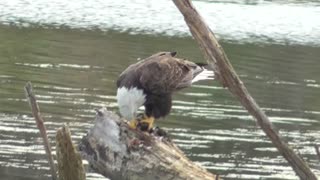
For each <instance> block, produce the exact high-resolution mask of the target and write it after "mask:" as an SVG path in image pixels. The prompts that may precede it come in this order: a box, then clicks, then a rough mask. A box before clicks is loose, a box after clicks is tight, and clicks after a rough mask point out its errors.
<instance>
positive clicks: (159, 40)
mask: <svg viewBox="0 0 320 180" xmlns="http://www.w3.org/2000/svg"><path fill="white" fill-rule="evenodd" d="M17 2H19V1H18V0H15V1H12V3H17ZM35 2H38V1H35ZM137 2H140V1H137ZM196 2H200V3H208V4H210V5H211V4H215V3H217V4H218V5H219V4H221V3H219V2H217V1H212V2H211V1H208V2H207V1H196ZM250 2H251V3H250ZM260 2H265V1H260ZM268 3H270V2H267V5H270V4H268ZM310 3H311V4H310ZM317 3H318V1H313V2H304V1H302V2H300V1H299V2H297V1H289V3H288V2H286V3H284V2H283V1H272V3H271V5H274V6H276V5H277V6H279V8H280V7H283V8H286V7H287V6H290V7H291V6H294V7H296V6H298V7H301V8H302V9H303V8H305V7H307V8H309V7H314V8H311V9H313V10H315V11H314V12H315V13H319V15H320V11H318V9H317V8H318V4H317ZM226 4H227V5H230V6H231V5H235V6H236V7H237V6H242V5H244V4H245V5H246V6H256V7H257V8H260V7H261V6H263V5H265V4H266V3H262V5H261V6H259V4H258V5H257V4H256V3H253V5H252V1H237V2H233V1H230V2H229V3H226ZM248 4H249V5H248ZM2 5H3V6H2ZM4 5H7V4H6V3H5V2H4V1H0V9H1V6H2V7H4ZM112 8H114V7H112ZM250 8H251V7H250ZM3 9H4V8H2V10H3ZM9 9H10V8H9ZM13 10H14V9H13ZM21 11H22V10H21ZM0 12H4V11H0ZM14 12H15V11H13V12H12V14H14ZM308 12H310V11H308ZM0 14H1V13H0ZM12 14H11V17H12ZM16 14H17V13H16ZM26 14H27V15H28V14H32V13H31V12H26ZM9 15H10V14H9ZM9 15H8V13H7V14H4V13H2V14H1V16H0V23H1V22H3V23H2V25H0V175H1V177H0V179H8V180H14V179H34V180H35V179H46V178H48V174H49V171H48V165H47V162H46V157H45V154H44V150H43V145H42V140H41V138H39V133H38V129H37V128H36V125H35V123H34V120H33V118H32V117H31V115H30V110H29V106H28V104H27V102H26V100H25V96H24V92H23V87H24V85H25V83H26V82H27V81H32V83H33V85H34V89H35V93H36V95H37V98H38V101H39V104H40V107H41V111H42V115H43V116H44V119H45V121H46V125H47V129H48V132H49V136H50V138H51V139H52V145H53V147H54V144H53V142H54V140H53V138H54V135H55V131H56V129H57V128H59V127H61V126H62V125H63V124H64V123H67V124H69V126H70V128H71V131H72V137H73V139H74V141H75V142H77V141H79V140H80V138H81V137H82V136H83V135H85V134H86V131H87V130H88V129H89V128H90V127H91V126H92V123H93V119H94V115H95V114H94V110H93V109H95V108H99V107H101V106H106V107H107V108H108V109H110V110H113V111H117V104H116V100H115V93H116V89H115V80H116V79H117V76H118V75H119V73H120V72H121V71H122V70H123V69H125V68H126V67H127V66H128V65H129V64H131V63H134V62H136V61H137V59H138V58H144V57H147V56H149V55H150V54H153V53H155V52H157V51H162V50H170V51H171V50H174V51H177V52H178V56H179V57H185V58H188V59H190V60H193V61H204V60H203V58H202V55H201V53H200V51H199V49H198V47H197V45H196V44H195V42H194V41H193V40H192V39H191V38H190V37H189V36H188V35H181V34H179V33H178V34H177V35H174V32H175V31H177V32H178V31H179V28H178V30H177V29H175V28H173V30H175V31H172V32H173V34H171V35H170V33H169V35H168V34H166V33H164V34H162V33H161V32H160V34H159V33H158V32H155V33H154V34H153V33H149V32H148V33H137V32H135V31H130V30H125V31H123V32H122V31H121V30H119V29H116V28H113V29H114V30H104V29H103V28H99V27H100V26H98V27H97V28H96V29H95V28H89V29H86V28H85V27H73V26H72V24H71V25H70V27H67V26H66V27H65V26H60V25H59V26H44V25H40V24H41V23H40V24H39V22H32V23H35V24H32V25H31V26H30V24H29V23H30V22H28V23H26V24H27V25H26V24H25V26H21V24H23V23H25V21H27V20H28V17H29V16H27V15H26V17H27V18H25V19H23V18H21V17H20V19H22V20H25V21H22V22H21V21H16V19H13V20H12V21H9V20H10V18H9V20H8V19H7V17H10V16H9ZM30 17H31V15H30ZM4 19H5V20H4ZM48 19H50V18H48ZM1 20H2V21H1ZM29 20H30V19H29ZM180 20H181V21H182V19H180ZM285 20H286V19H285ZM17 22H19V23H17ZM279 22H282V21H279ZM37 23H38V24H37ZM266 23H267V22H266ZM316 23H317V22H316V21H315V24H316ZM10 24H11V25H10ZM12 24H14V25H12ZM19 24H20V25H19ZM66 24H68V23H66ZM75 24H76V23H75ZM83 24H86V23H83ZM280 24H281V23H280ZM284 24H286V23H284ZM129 25H130V24H129ZM129 25H126V26H129ZM154 26H156V25H154ZM160 26H161V25H159V27H160ZM162 26H164V25H163V24H162ZM239 27H243V26H239ZM258 27H259V26H258ZM308 27H309V26H307V25H306V27H303V28H304V29H308ZM106 28H107V27H106ZM131 28H132V27H131ZM301 28H302V27H301ZM120 29H121V27H120ZM284 29H286V28H284ZM147 30H148V29H147ZM151 30H152V29H151ZM317 30H318V29H314V31H312V33H310V37H320V36H317V35H319V32H317ZM120 31H121V32H120ZM219 31H221V32H224V31H223V30H218V32H219ZM181 32H182V34H183V31H181ZM236 32H242V31H236V30H235V31H230V32H227V33H226V35H225V36H224V34H223V33H221V34H219V33H218V35H220V36H221V37H222V41H221V42H222V46H223V47H224V49H225V51H226V53H227V54H228V56H229V58H230V60H231V62H232V64H233V66H234V68H235V69H236V71H237V73H238V74H239V75H240V77H241V79H242V80H243V81H244V83H245V84H246V86H247V88H248V89H249V91H250V93H251V94H252V95H253V97H254V98H255V99H256V101H257V102H258V104H259V105H260V106H261V107H262V108H263V110H264V111H265V112H266V114H267V115H268V116H269V117H270V119H271V120H272V122H273V123H274V125H275V126H276V127H277V128H278V129H279V131H280V133H281V135H282V136H283V137H284V139H285V140H286V141H288V142H289V144H290V145H291V146H292V147H293V148H294V149H295V151H297V152H299V153H300V154H301V155H302V156H303V157H304V159H305V160H306V161H307V162H308V163H309V165H310V166H311V167H312V169H313V170H314V171H315V172H316V173H317V174H318V175H319V174H320V170H319V169H320V166H319V160H318V159H317V157H316V153H315V150H314V145H317V144H320V70H319V69H320V63H319V57H320V51H319V50H320V49H319V44H320V43H318V42H317V41H318V40H319V39H320V38H318V40H316V39H312V38H309V37H307V36H304V34H303V32H304V31H303V32H302V31H301V29H292V31H291V32H292V34H294V33H297V34H298V35H300V36H299V37H301V39H298V40H297V39H295V37H296V36H286V37H285V38H282V39H281V38H280V39H279V38H278V36H277V35H278V34H276V33H275V32H274V33H273V34H274V35H275V36H273V35H272V33H271V34H270V37H271V39H270V38H269V37H268V38H267V40H264V39H263V38H260V37H261V36H252V37H251V38H248V37H245V36H243V37H245V38H242V39H241V38H239V39H236V40H235V41H232V38H231V39H230V37H233V36H234V33H236ZM248 32H253V31H251V30H248ZM266 32H267V31H266ZM228 33H229V34H228ZM299 33H300V34H299ZM289 34H290V33H289ZM239 35H240V36H241V33H240V34H239ZM242 35H244V34H242ZM280 35H281V34H280ZM280 35H279V37H283V36H280ZM224 37H227V38H225V39H224ZM297 37H298V36H297ZM310 39H312V41H311V40H310ZM157 124H158V125H159V126H161V127H164V128H165V129H166V130H167V131H168V132H169V133H170V134H171V136H172V137H173V138H174V141H175V142H176V143H177V144H178V145H179V146H180V147H181V149H182V150H183V151H184V152H185V153H186V155H187V156H188V157H189V158H190V159H192V160H193V161H195V162H197V163H199V164H201V165H203V166H204V167H206V168H207V169H209V170H210V171H211V172H214V173H218V174H221V176H222V177H224V178H225V179H264V178H267V179H297V177H296V176H295V175H294V173H293V171H292V170H291V168H290V167H289V166H288V164H287V163H286V161H285V160H284V159H283V158H282V156H281V155H280V154H279V153H278V152H277V150H276V149H275V148H274V147H273V145H272V144H271V143H270V141H269V140H268V138H266V137H265V135H264V133H263V132H262V131H261V130H260V129H259V128H257V126H256V124H255V122H254V121H253V120H252V118H251V116H250V115H248V113H247V111H246V110H244V109H243V108H242V107H241V105H240V104H239V103H238V102H237V101H236V100H235V99H234V98H233V97H232V96H231V94H230V93H229V92H228V91H227V90H226V89H223V88H221V86H220V85H219V84H218V83H217V82H215V81H212V80H206V81H202V82H199V83H197V84H196V85H194V86H193V87H192V88H188V89H185V90H183V91H180V92H178V93H177V94H176V95H175V96H174V102H173V110H172V113H171V115H170V116H168V117H167V118H166V119H165V120H163V121H158V122H157ZM88 177H89V179H97V178H99V177H98V176H97V175H96V174H94V173H89V174H88Z"/></svg>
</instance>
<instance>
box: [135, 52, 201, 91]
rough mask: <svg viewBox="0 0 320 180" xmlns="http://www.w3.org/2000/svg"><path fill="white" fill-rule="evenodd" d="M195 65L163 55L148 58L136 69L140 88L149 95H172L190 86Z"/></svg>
mask: <svg viewBox="0 0 320 180" xmlns="http://www.w3.org/2000/svg"><path fill="white" fill-rule="evenodd" d="M196 68H197V65H196V64H194V63H192V62H190V61H185V60H182V59H178V58H175V57H172V56H171V55H168V54H164V55H159V56H154V57H150V58H148V59H147V60H146V61H145V62H143V63H141V64H140V66H139V67H138V68H137V69H136V70H137V71H139V72H140V83H141V86H142V87H143V88H144V89H145V90H146V91H147V92H150V93H153V94H164V93H172V92H173V91H176V90H178V89H182V88H185V87H188V86H190V85H191V82H192V79H193V77H194V74H195V71H194V70H195V69H196Z"/></svg>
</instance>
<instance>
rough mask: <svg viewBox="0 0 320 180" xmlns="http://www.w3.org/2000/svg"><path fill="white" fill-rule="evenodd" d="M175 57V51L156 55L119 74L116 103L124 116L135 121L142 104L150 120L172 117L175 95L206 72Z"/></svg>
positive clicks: (189, 62) (191, 63)
mask: <svg viewBox="0 0 320 180" xmlns="http://www.w3.org/2000/svg"><path fill="white" fill-rule="evenodd" d="M175 55H176V53H175V52H160V53H157V54H154V55H152V56H150V57H148V58H146V59H144V60H142V61H139V62H137V63H135V64H132V65H130V66H129V67H128V68H127V69H126V70H124V71H123V72H122V73H121V74H120V76H119V79H118V81H117V87H118V92H117V100H118V104H119V107H120V112H121V114H122V115H123V116H125V117H126V116H127V117H126V118H129V119H130V118H134V116H135V113H136V111H137V108H139V107H140V106H142V105H144V106H145V113H146V115H147V116H148V117H150V116H152V117H154V118H156V119H157V118H161V117H164V116H166V115H168V114H169V112H170V110H171V101H172V98H171V97H172V93H173V92H174V91H177V90H179V89H182V88H186V87H188V86H190V85H191V84H192V79H193V78H194V77H195V76H197V75H198V74H199V73H200V72H202V71H203V68H202V67H200V66H198V65H197V64H195V63H193V62H191V61H187V60H183V59H178V58H175V57H174V56H175ZM134 94H136V95H134ZM136 102H137V103H136ZM138 106H139V107H138Z"/></svg>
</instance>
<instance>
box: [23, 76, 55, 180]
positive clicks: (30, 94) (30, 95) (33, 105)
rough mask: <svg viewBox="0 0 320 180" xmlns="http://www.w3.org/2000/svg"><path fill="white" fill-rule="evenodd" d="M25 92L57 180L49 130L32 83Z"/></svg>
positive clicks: (53, 177)
mask: <svg viewBox="0 0 320 180" xmlns="http://www.w3.org/2000/svg"><path fill="white" fill-rule="evenodd" d="M24 90H25V94H26V98H27V99H28V101H29V105H30V108H31V111H32V115H33V117H34V119H35V120H36V124H37V127H38V129H39V130H40V135H41V137H42V139H43V144H44V149H45V151H46V154H47V155H48V161H49V165H50V170H51V175H52V179H53V180H57V179H58V177H57V173H56V172H57V171H56V168H55V165H54V161H53V156H52V153H51V146H50V143H49V140H48V136H47V130H46V127H45V126H44V123H43V122H44V121H43V119H42V117H41V116H40V109H39V106H38V103H37V100H36V97H35V96H34V94H33V92H32V84H31V82H28V83H27V84H26V86H25V87H24Z"/></svg>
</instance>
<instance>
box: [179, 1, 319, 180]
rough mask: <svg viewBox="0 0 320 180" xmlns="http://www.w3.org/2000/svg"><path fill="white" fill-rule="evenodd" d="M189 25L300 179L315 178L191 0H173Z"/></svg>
mask: <svg viewBox="0 0 320 180" xmlns="http://www.w3.org/2000/svg"><path fill="white" fill-rule="evenodd" d="M173 2H174V3H175V5H176V6H177V7H178V9H179V10H180V12H181V13H182V14H183V16H184V19H185V21H186V23H187V25H188V26H189V29H190V31H191V33H192V35H193V37H194V38H195V40H196V41H197V43H198V45H199V46H200V49H201V50H202V52H203V54H204V56H205V57H206V59H207V61H208V63H209V65H210V66H211V67H212V68H213V70H214V72H215V75H216V76H217V79H218V80H219V82H220V83H221V84H222V85H223V86H224V87H227V88H228V89H229V91H230V92H231V93H232V94H233V95H234V96H235V97H236V98H237V99H238V100H239V101H240V103H241V104H242V105H243V106H244V107H245V108H246V109H247V110H248V112H249V113H250V114H251V115H252V116H253V117H254V118H255V119H256V121H257V124H258V125H259V126H260V127H261V128H262V130H263V131H264V132H265V133H266V135H267V136H268V137H269V138H270V140H271V141H272V143H273V144H274V145H275V146H276V147H277V149H278V151H279V152H280V153H281V154H282V155H283V157H284V158H285V159H286V160H287V161H288V162H289V164H290V165H291V167H292V168H293V170H294V171H295V172H296V174H297V175H298V176H299V177H300V178H301V179H309V180H316V179H317V178H316V176H315V175H314V174H313V172H312V171H311V170H310V168H309V166H308V165H307V164H306V162H305V161H304V160H303V159H302V158H300V157H299V156H298V155H296V154H295V153H294V151H293V150H292V149H291V148H290V147H289V146H288V145H287V144H286V143H285V142H284V140H283V139H282V138H281V137H280V135H279V133H278V132H277V131H276V130H275V129H274V127H273V125H272V123H271V122H270V121H269V119H268V117H267V116H266V115H265V113H264V112H263V111H262V110H261V109H260V107H259V106H258V104H257V103H256V102H255V100H254V99H253V98H252V96H251V95H250V94H249V92H248V90H247V88H246V87H245V86H244V84H243V82H242V81H241V80H240V78H239V77H238V75H237V74H236V72H235V71H234V69H233V67H232V65H231V64H230V62H229V60H228V57H227V55H226V54H225V52H224V51H223V49H222V47H221V46H220V44H219V43H218V41H217V39H216V38H215V36H214V34H213V32H212V31H211V29H210V28H209V27H208V26H207V24H206V23H205V22H204V21H203V19H202V17H201V16H200V15H199V13H198V12H197V10H196V9H195V8H194V7H193V5H192V4H191V2H190V0H173Z"/></svg>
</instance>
